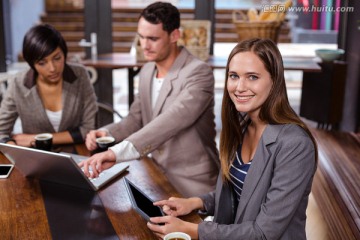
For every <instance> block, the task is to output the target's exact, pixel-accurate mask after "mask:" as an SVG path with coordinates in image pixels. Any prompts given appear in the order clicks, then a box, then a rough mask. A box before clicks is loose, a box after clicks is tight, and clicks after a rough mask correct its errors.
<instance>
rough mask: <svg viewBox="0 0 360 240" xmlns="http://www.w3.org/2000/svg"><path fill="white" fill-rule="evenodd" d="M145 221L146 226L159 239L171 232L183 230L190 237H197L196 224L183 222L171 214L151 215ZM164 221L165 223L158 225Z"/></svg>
mask: <svg viewBox="0 0 360 240" xmlns="http://www.w3.org/2000/svg"><path fill="white" fill-rule="evenodd" d="M150 221H151V222H148V223H147V226H148V228H149V229H150V230H151V231H153V232H154V233H155V234H156V235H157V236H158V237H160V238H161V239H163V238H164V236H165V235H166V234H168V233H171V232H184V233H187V234H189V235H190V237H191V239H197V238H198V224H195V223H190V222H185V221H183V220H181V219H179V218H176V217H173V216H164V217H153V218H150ZM158 223H165V225H158Z"/></svg>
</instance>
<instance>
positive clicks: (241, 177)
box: [230, 144, 251, 201]
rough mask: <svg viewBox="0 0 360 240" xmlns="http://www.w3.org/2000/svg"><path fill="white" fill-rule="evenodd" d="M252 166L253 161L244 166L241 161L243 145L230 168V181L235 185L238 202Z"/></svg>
mask: <svg viewBox="0 0 360 240" xmlns="http://www.w3.org/2000/svg"><path fill="white" fill-rule="evenodd" d="M250 166H251V161H250V162H248V163H246V164H244V162H243V161H242V159H241V144H240V146H239V148H238V150H237V151H236V154H235V159H234V161H233V163H232V164H231V167H230V181H231V183H232V185H233V189H234V192H235V193H236V196H237V200H238V201H239V200H240V197H241V192H242V189H243V185H244V181H245V177H246V174H247V172H248V171H249V168H250Z"/></svg>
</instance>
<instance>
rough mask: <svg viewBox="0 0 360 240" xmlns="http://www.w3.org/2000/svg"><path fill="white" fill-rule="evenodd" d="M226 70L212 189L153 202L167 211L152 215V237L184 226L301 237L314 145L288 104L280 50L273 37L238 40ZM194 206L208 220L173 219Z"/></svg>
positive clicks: (205, 233) (210, 232) (210, 235)
mask: <svg viewBox="0 0 360 240" xmlns="http://www.w3.org/2000/svg"><path fill="white" fill-rule="evenodd" d="M226 73H227V79H226V81H225V89H224V98H223V102H222V131H221V136H220V159H221V172H220V174H219V177H218V181H217V185H216V190H215V191H214V192H211V193H208V194H206V195H204V196H200V197H193V198H187V199H183V198H170V199H169V200H162V201H159V202H156V203H155V205H159V206H162V207H163V210H164V212H165V213H166V214H168V215H169V216H165V217H156V218H151V219H150V221H151V222H152V223H148V227H149V228H150V229H151V230H152V231H154V232H155V233H156V234H157V235H158V236H163V235H165V234H167V233H169V232H174V231H182V232H186V233H188V234H189V235H190V236H191V237H192V238H193V239H196V238H199V239H206V240H211V239H214V240H215V239H216V240H221V239H224V240H225V239H226V240H228V239H306V234H305V223H306V207H307V203H308V196H309V193H310V191H311V184H312V179H313V175H314V173H315V170H316V161H317V160H316V159H317V147H316V142H315V140H314V138H313V136H312V135H311V133H310V131H309V129H308V128H307V127H306V125H305V124H304V123H303V122H302V121H301V120H300V118H299V117H298V116H297V115H296V113H295V112H294V111H293V110H292V108H291V107H290V104H289V102H288V98H287V93H286V86H285V80H284V68H283V62H282V58H281V54H280V52H279V50H278V48H277V47H276V45H275V44H274V43H273V42H272V41H271V40H267V39H251V40H246V41H243V42H241V43H239V44H238V45H237V46H236V47H235V48H234V49H233V50H232V52H231V53H230V56H229V59H228V63H227V66H226ZM193 210H201V211H203V212H205V213H207V214H210V215H214V220H213V221H211V222H208V221H204V222H201V223H200V224H194V223H189V222H185V221H182V220H180V219H178V218H177V216H181V215H185V214H188V213H190V212H191V211H193ZM161 222H162V223H166V224H165V225H156V224H153V223H161Z"/></svg>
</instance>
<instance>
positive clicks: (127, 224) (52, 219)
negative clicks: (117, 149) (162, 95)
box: [0, 145, 201, 240]
mask: <svg viewBox="0 0 360 240" xmlns="http://www.w3.org/2000/svg"><path fill="white" fill-rule="evenodd" d="M76 150H77V152H78V153H79V154H81V155H88V151H87V150H86V149H85V148H84V146H82V145H78V146H77V147H76ZM0 163H9V161H8V160H7V159H6V157H5V156H4V155H2V154H1V153H0ZM128 164H129V165H130V167H129V170H128V172H126V173H124V174H123V175H121V176H119V177H118V178H117V179H116V180H114V181H112V182H111V183H110V184H109V185H107V186H106V187H105V188H104V189H102V190H100V191H98V192H97V193H93V192H91V193H90V192H85V191H84V192H82V190H79V189H75V188H71V189H67V190H66V189H65V188H67V187H66V186H61V185H56V184H55V185H54V184H53V185H51V184H50V185H48V184H46V183H43V182H39V181H38V180H36V179H28V178H25V177H23V175H22V174H21V173H20V172H19V171H18V170H17V169H16V167H15V168H14V170H13V171H12V173H11V174H10V176H9V178H8V179H0V196H1V200H0V225H1V230H0V235H1V239H69V238H71V239H87V240H89V239H157V238H156V236H155V235H154V234H153V233H152V232H151V231H150V230H149V229H148V228H147V227H146V221H145V220H144V219H143V218H141V217H140V215H139V214H138V213H137V212H136V211H135V210H134V209H133V208H132V206H131V203H130V199H129V197H128V194H127V192H126V189H125V185H124V182H123V177H124V176H126V177H127V178H129V179H130V180H131V181H132V182H134V183H135V184H136V185H137V186H139V188H141V189H142V190H143V191H144V192H145V193H146V194H148V195H149V196H150V197H151V198H152V199H154V200H160V199H165V198H168V197H170V196H180V195H179V193H178V192H177V191H176V190H175V189H174V187H173V186H172V185H171V184H170V183H169V182H168V180H167V178H166V177H165V176H164V175H163V174H162V172H161V171H160V169H159V168H158V167H157V166H156V165H155V164H154V163H153V161H152V160H151V159H149V158H145V159H142V160H134V161H130V162H128ZM49 186H50V187H51V188H50V189H49ZM69 192H71V194H69ZM46 194H47V196H46V197H45V196H44V195H46ZM49 194H50V195H49ZM66 194H67V196H64V198H63V195H66ZM76 194H78V195H80V197H79V199H74V195H76ZM70 195H71V196H70ZM89 195H90V196H91V195H94V197H93V199H90V200H91V201H90V203H91V204H89V206H90V207H89V209H80V208H82V207H83V205H79V204H82V202H81V201H84V200H86V199H87V200H89V199H88V196H89ZM49 196H50V197H49ZM56 196H57V197H56ZM71 198H72V200H71V201H68V199H71ZM84 205H86V203H84ZM51 206H53V207H54V206H55V207H56V208H57V209H56V210H57V212H58V213H57V214H58V215H57V216H63V215H64V216H65V217H64V218H60V217H58V218H56V217H57V216H52V215H51V214H52V212H53V210H54V209H50V208H51ZM85 208H86V206H85ZM50 210H51V211H50ZM61 212H63V213H61ZM64 212H65V213H64ZM59 213H60V215H59ZM61 214H62V215H61ZM69 216H70V217H69ZM66 217H67V218H66ZM184 219H185V220H187V221H191V222H200V221H201V218H200V217H199V216H198V215H197V214H195V213H193V214H191V215H189V216H186V217H184ZM69 229H70V230H69Z"/></svg>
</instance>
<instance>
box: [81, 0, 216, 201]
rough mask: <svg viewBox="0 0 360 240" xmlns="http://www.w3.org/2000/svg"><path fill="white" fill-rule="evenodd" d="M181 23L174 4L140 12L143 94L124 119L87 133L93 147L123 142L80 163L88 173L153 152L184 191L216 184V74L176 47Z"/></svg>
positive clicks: (198, 190)
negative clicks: (103, 141)
mask: <svg viewBox="0 0 360 240" xmlns="http://www.w3.org/2000/svg"><path fill="white" fill-rule="evenodd" d="M179 27H180V13H179V11H178V9H177V8H176V7H174V6H173V5H171V4H170V3H165V2H164V3H163V2H156V3H153V4H151V5H149V6H148V7H147V8H145V9H144V10H143V12H142V13H141V15H140V18H139V23H138V36H139V39H140V44H141V47H142V50H143V52H144V56H145V58H146V60H148V61H149V62H148V63H147V64H145V65H144V66H143V67H142V69H141V71H140V82H139V93H138V95H137V96H136V98H135V101H134V103H133V104H132V105H131V108H130V112H129V115H128V116H127V117H126V118H125V119H123V120H122V121H121V122H119V123H113V124H110V125H107V126H105V127H104V128H101V129H99V130H96V131H91V132H90V133H89V134H88V135H87V138H86V146H87V147H88V149H89V150H95V149H96V142H95V139H96V138H97V137H100V136H105V135H109V134H110V135H112V136H113V137H115V139H116V141H117V142H120V143H119V144H116V145H115V146H113V147H111V148H110V149H109V150H108V151H106V152H103V153H100V154H95V155H94V156H92V157H91V158H89V159H87V160H86V161H84V162H82V163H80V166H84V170H85V173H86V174H87V175H88V176H91V177H96V176H98V174H99V172H101V171H102V170H103V169H105V168H107V167H109V166H112V165H113V164H115V162H121V161H126V160H131V159H138V158H141V157H143V156H147V155H148V154H149V153H151V156H152V157H153V159H154V161H155V162H156V163H157V165H158V166H159V167H160V168H161V169H162V171H163V172H164V174H165V175H166V176H167V177H168V179H169V180H170V182H171V183H172V184H173V185H174V187H175V188H176V189H177V190H178V191H179V192H180V193H182V194H183V195H184V196H194V195H199V194H203V193H207V192H209V191H211V190H213V189H214V188H215V184H216V177H217V174H218V167H219V166H218V165H219V164H218V151H217V148H216V143H215V135H216V131H215V122H214V118H215V116H214V76H213V73H212V70H211V69H210V67H209V66H208V65H207V64H206V63H204V62H202V61H200V60H198V59H197V58H195V57H194V56H193V55H191V54H190V53H189V52H188V51H187V50H186V49H185V48H183V47H178V46H177V40H178V39H179V37H180V32H179ZM89 166H91V167H92V169H94V171H93V172H91V173H89V171H88V167H89Z"/></svg>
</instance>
